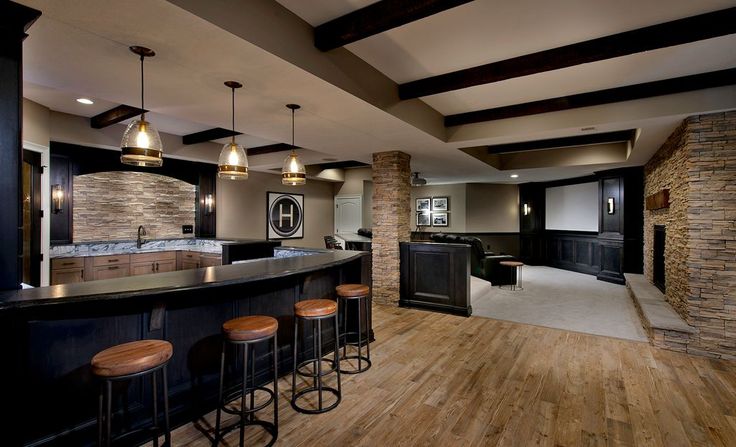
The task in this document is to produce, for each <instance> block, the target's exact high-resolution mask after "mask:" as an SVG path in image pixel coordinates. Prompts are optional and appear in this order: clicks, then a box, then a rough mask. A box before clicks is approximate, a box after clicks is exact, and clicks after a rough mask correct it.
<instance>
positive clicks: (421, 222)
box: [417, 212, 432, 227]
mask: <svg viewBox="0 0 736 447" xmlns="http://www.w3.org/2000/svg"><path fill="white" fill-rule="evenodd" d="M430 217H431V215H430V214H429V213H426V212H419V213H417V226H418V227H428V226H430V225H431V223H432V221H431V219H430Z"/></svg>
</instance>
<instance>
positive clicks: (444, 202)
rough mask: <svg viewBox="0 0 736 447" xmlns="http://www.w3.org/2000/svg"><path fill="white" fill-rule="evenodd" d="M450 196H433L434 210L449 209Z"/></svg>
mask: <svg viewBox="0 0 736 447" xmlns="http://www.w3.org/2000/svg"><path fill="white" fill-rule="evenodd" d="M449 210H450V198H449V197H432V211H449Z"/></svg>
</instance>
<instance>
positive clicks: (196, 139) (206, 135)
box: [181, 127, 243, 144]
mask: <svg viewBox="0 0 736 447" xmlns="http://www.w3.org/2000/svg"><path fill="white" fill-rule="evenodd" d="M238 135H243V133H242V132H237V131H232V130H230V129H223V128H222V127H215V128H214V129H207V130H203V131H202V132H196V133H190V134H189V135H184V136H183V137H181V141H182V142H183V143H184V144H197V143H204V142H205V141H212V140H219V139H220V138H227V137H232V136H238Z"/></svg>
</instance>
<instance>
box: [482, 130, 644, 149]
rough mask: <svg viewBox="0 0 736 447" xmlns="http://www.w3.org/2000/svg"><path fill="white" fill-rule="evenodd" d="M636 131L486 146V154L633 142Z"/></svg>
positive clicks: (619, 131)
mask: <svg viewBox="0 0 736 447" xmlns="http://www.w3.org/2000/svg"><path fill="white" fill-rule="evenodd" d="M634 138H636V129H629V130H617V131H614V132H601V133H594V134H585V135H574V136H570V137H561V138H548V139H546V140H534V141H522V142H519V143H509V144H496V145H493V146H488V147H487V150H488V154H489V155H496V154H510V153H515V152H527V151H539V150H546V149H559V148H563V147H574V146H589V145H593V144H604V143H620V142H622V141H632V142H633V141H634Z"/></svg>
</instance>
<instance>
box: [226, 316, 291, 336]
mask: <svg viewBox="0 0 736 447" xmlns="http://www.w3.org/2000/svg"><path fill="white" fill-rule="evenodd" d="M278 329H279V322H278V321H277V320H276V319H275V318H273V317H267V316H264V315H252V316H247V317H240V318H233V319H232V320H229V321H226V322H225V324H223V325H222V333H223V334H224V335H225V337H227V338H228V339H230V340H233V341H249V340H258V339H260V338H264V337H270V336H272V335H273V334H274V333H275V332H276V331H277V330H278Z"/></svg>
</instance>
